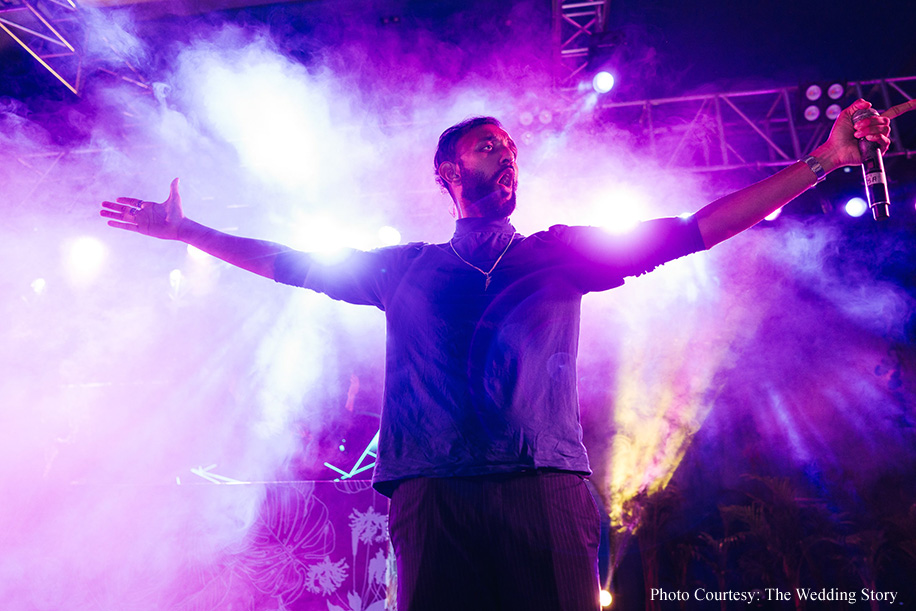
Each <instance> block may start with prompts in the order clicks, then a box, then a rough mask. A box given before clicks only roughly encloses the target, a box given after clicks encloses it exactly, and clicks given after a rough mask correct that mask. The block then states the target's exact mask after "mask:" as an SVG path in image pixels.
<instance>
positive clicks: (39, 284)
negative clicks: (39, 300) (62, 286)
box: [29, 278, 48, 295]
mask: <svg viewBox="0 0 916 611" xmlns="http://www.w3.org/2000/svg"><path fill="white" fill-rule="evenodd" d="M29 286H31V287H32V290H33V291H35V294H36V295H42V294H43V293H44V292H45V289H46V288H48V283H47V281H45V279H44V278H35V279H34V280H32V284H30V285H29Z"/></svg>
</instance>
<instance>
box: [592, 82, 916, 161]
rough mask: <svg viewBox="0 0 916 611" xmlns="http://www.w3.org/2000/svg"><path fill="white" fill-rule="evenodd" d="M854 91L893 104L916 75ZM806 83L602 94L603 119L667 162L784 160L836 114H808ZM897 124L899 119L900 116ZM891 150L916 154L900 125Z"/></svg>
mask: <svg viewBox="0 0 916 611" xmlns="http://www.w3.org/2000/svg"><path fill="white" fill-rule="evenodd" d="M847 92H849V93H850V94H851V96H852V97H853V98H855V97H862V98H865V99H867V100H869V101H871V102H872V104H874V105H875V106H876V107H877V108H879V109H882V108H890V107H891V106H894V105H896V104H900V103H902V102H905V101H908V100H912V99H913V98H914V97H916V76H907V77H899V78H890V79H880V80H871V81H859V82H852V83H849V84H848V88H847ZM800 106H801V104H800V100H799V92H798V87H782V88H775V89H763V90H756V91H738V92H729V93H710V94H702V95H690V96H680V97H672V98H662V99H654V100H639V101H633V102H611V101H604V100H602V101H600V102H599V104H598V108H597V109H596V112H598V113H599V114H600V120H602V121H605V122H609V123H613V124H614V125H618V126H620V127H621V128H623V129H627V130H629V131H630V132H631V133H633V135H634V136H635V137H636V139H637V141H639V142H640V143H643V144H645V145H646V146H647V147H648V149H649V150H650V151H651V153H652V155H653V156H654V157H655V158H656V159H657V160H658V162H659V163H660V164H661V165H662V166H663V167H672V168H674V167H676V168H683V169H692V170H695V171H701V172H714V171H721V170H738V169H750V168H767V167H783V166H787V165H790V164H792V163H794V162H795V161H796V160H798V159H799V158H801V157H803V156H804V155H806V154H808V153H810V152H811V151H812V150H813V149H814V148H815V147H816V146H818V145H819V144H820V143H821V142H823V141H824V140H825V139H826V137H827V135H828V134H829V131H830V127H831V124H832V123H831V122H830V121H824V120H822V121H815V122H807V121H805V120H804V119H803V118H801V117H802V113H801V109H800ZM892 125H893V122H892ZM892 139H893V146H892V147H891V149H890V151H888V153H887V155H886V156H887V157H894V156H906V157H912V156H914V155H916V149H914V148H912V147H913V144H912V142H910V143H909V148H908V146H907V144H906V143H905V142H904V139H903V137H902V135H901V133H900V131H899V130H897V129H893V131H892Z"/></svg>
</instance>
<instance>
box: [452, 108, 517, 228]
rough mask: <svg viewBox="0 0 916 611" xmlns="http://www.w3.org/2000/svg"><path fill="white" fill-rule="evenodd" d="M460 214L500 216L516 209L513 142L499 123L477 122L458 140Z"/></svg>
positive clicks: (514, 148) (515, 166)
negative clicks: (478, 123) (482, 123)
mask: <svg viewBox="0 0 916 611" xmlns="http://www.w3.org/2000/svg"><path fill="white" fill-rule="evenodd" d="M455 148H456V153H457V165H458V169H459V171H460V174H461V193H460V198H461V201H460V202H459V207H461V208H462V210H463V216H466V217H467V216H478V217H491V218H503V217H507V216H509V215H510V214H512V211H513V210H515V192H516V189H517V188H518V166H517V165H516V163H515V157H516V154H517V152H518V149H517V148H516V146H515V142H513V141H512V138H511V137H509V134H508V133H506V131H505V130H503V129H502V128H500V127H497V126H495V125H480V126H478V127H475V128H474V129H472V130H471V131H469V132H468V133H467V134H465V135H464V136H462V137H461V139H460V140H458V143H457V145H456V147H455Z"/></svg>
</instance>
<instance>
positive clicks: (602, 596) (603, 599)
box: [598, 590, 614, 608]
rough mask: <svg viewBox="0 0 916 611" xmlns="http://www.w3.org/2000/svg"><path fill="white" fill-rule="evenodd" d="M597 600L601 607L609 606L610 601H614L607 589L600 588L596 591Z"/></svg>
mask: <svg viewBox="0 0 916 611" xmlns="http://www.w3.org/2000/svg"><path fill="white" fill-rule="evenodd" d="M598 602H600V603H601V607H602V608H606V607H610V606H611V603H612V602H614V597H613V596H611V593H610V592H608V591H607V590H601V591H600V592H599V593H598Z"/></svg>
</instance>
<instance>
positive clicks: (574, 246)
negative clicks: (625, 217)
mask: <svg viewBox="0 0 916 611" xmlns="http://www.w3.org/2000/svg"><path fill="white" fill-rule="evenodd" d="M550 232H551V233H556V235H557V237H558V238H559V239H561V240H562V241H563V242H565V243H566V244H567V246H568V247H569V248H570V250H571V251H572V253H573V256H574V257H575V258H576V259H578V260H579V261H580V263H581V264H583V265H584V266H585V267H586V268H588V269H589V274H588V276H586V278H588V277H591V278H593V279H594V281H593V282H588V281H587V282H586V284H587V286H585V287H583V288H585V289H586V290H588V291H594V290H604V289H606V288H609V287H610V286H611V285H615V286H619V285H620V284H622V281H623V279H624V278H626V277H629V276H640V275H642V274H646V273H648V272H651V271H652V270H654V269H655V268H656V267H658V266H659V265H662V264H663V263H667V262H668V261H672V260H674V259H678V258H680V257H683V256H686V255H689V254H691V253H695V252H698V251H701V250H705V249H706V246H705V244H703V237H702V235H701V234H700V229H699V226H698V225H697V221H696V219H694V218H693V217H692V216H691V217H688V218H681V217H673V218H660V219H654V220H651V221H645V222H643V223H640V224H639V225H637V226H636V227H635V228H634V229H633V230H632V231H629V232H627V233H624V234H620V235H615V234H611V233H609V232H608V231H606V230H604V229H601V228H599V227H566V226H562V225H557V226H554V227H551V228H550ZM611 279H619V281H617V282H610V280H611Z"/></svg>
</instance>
